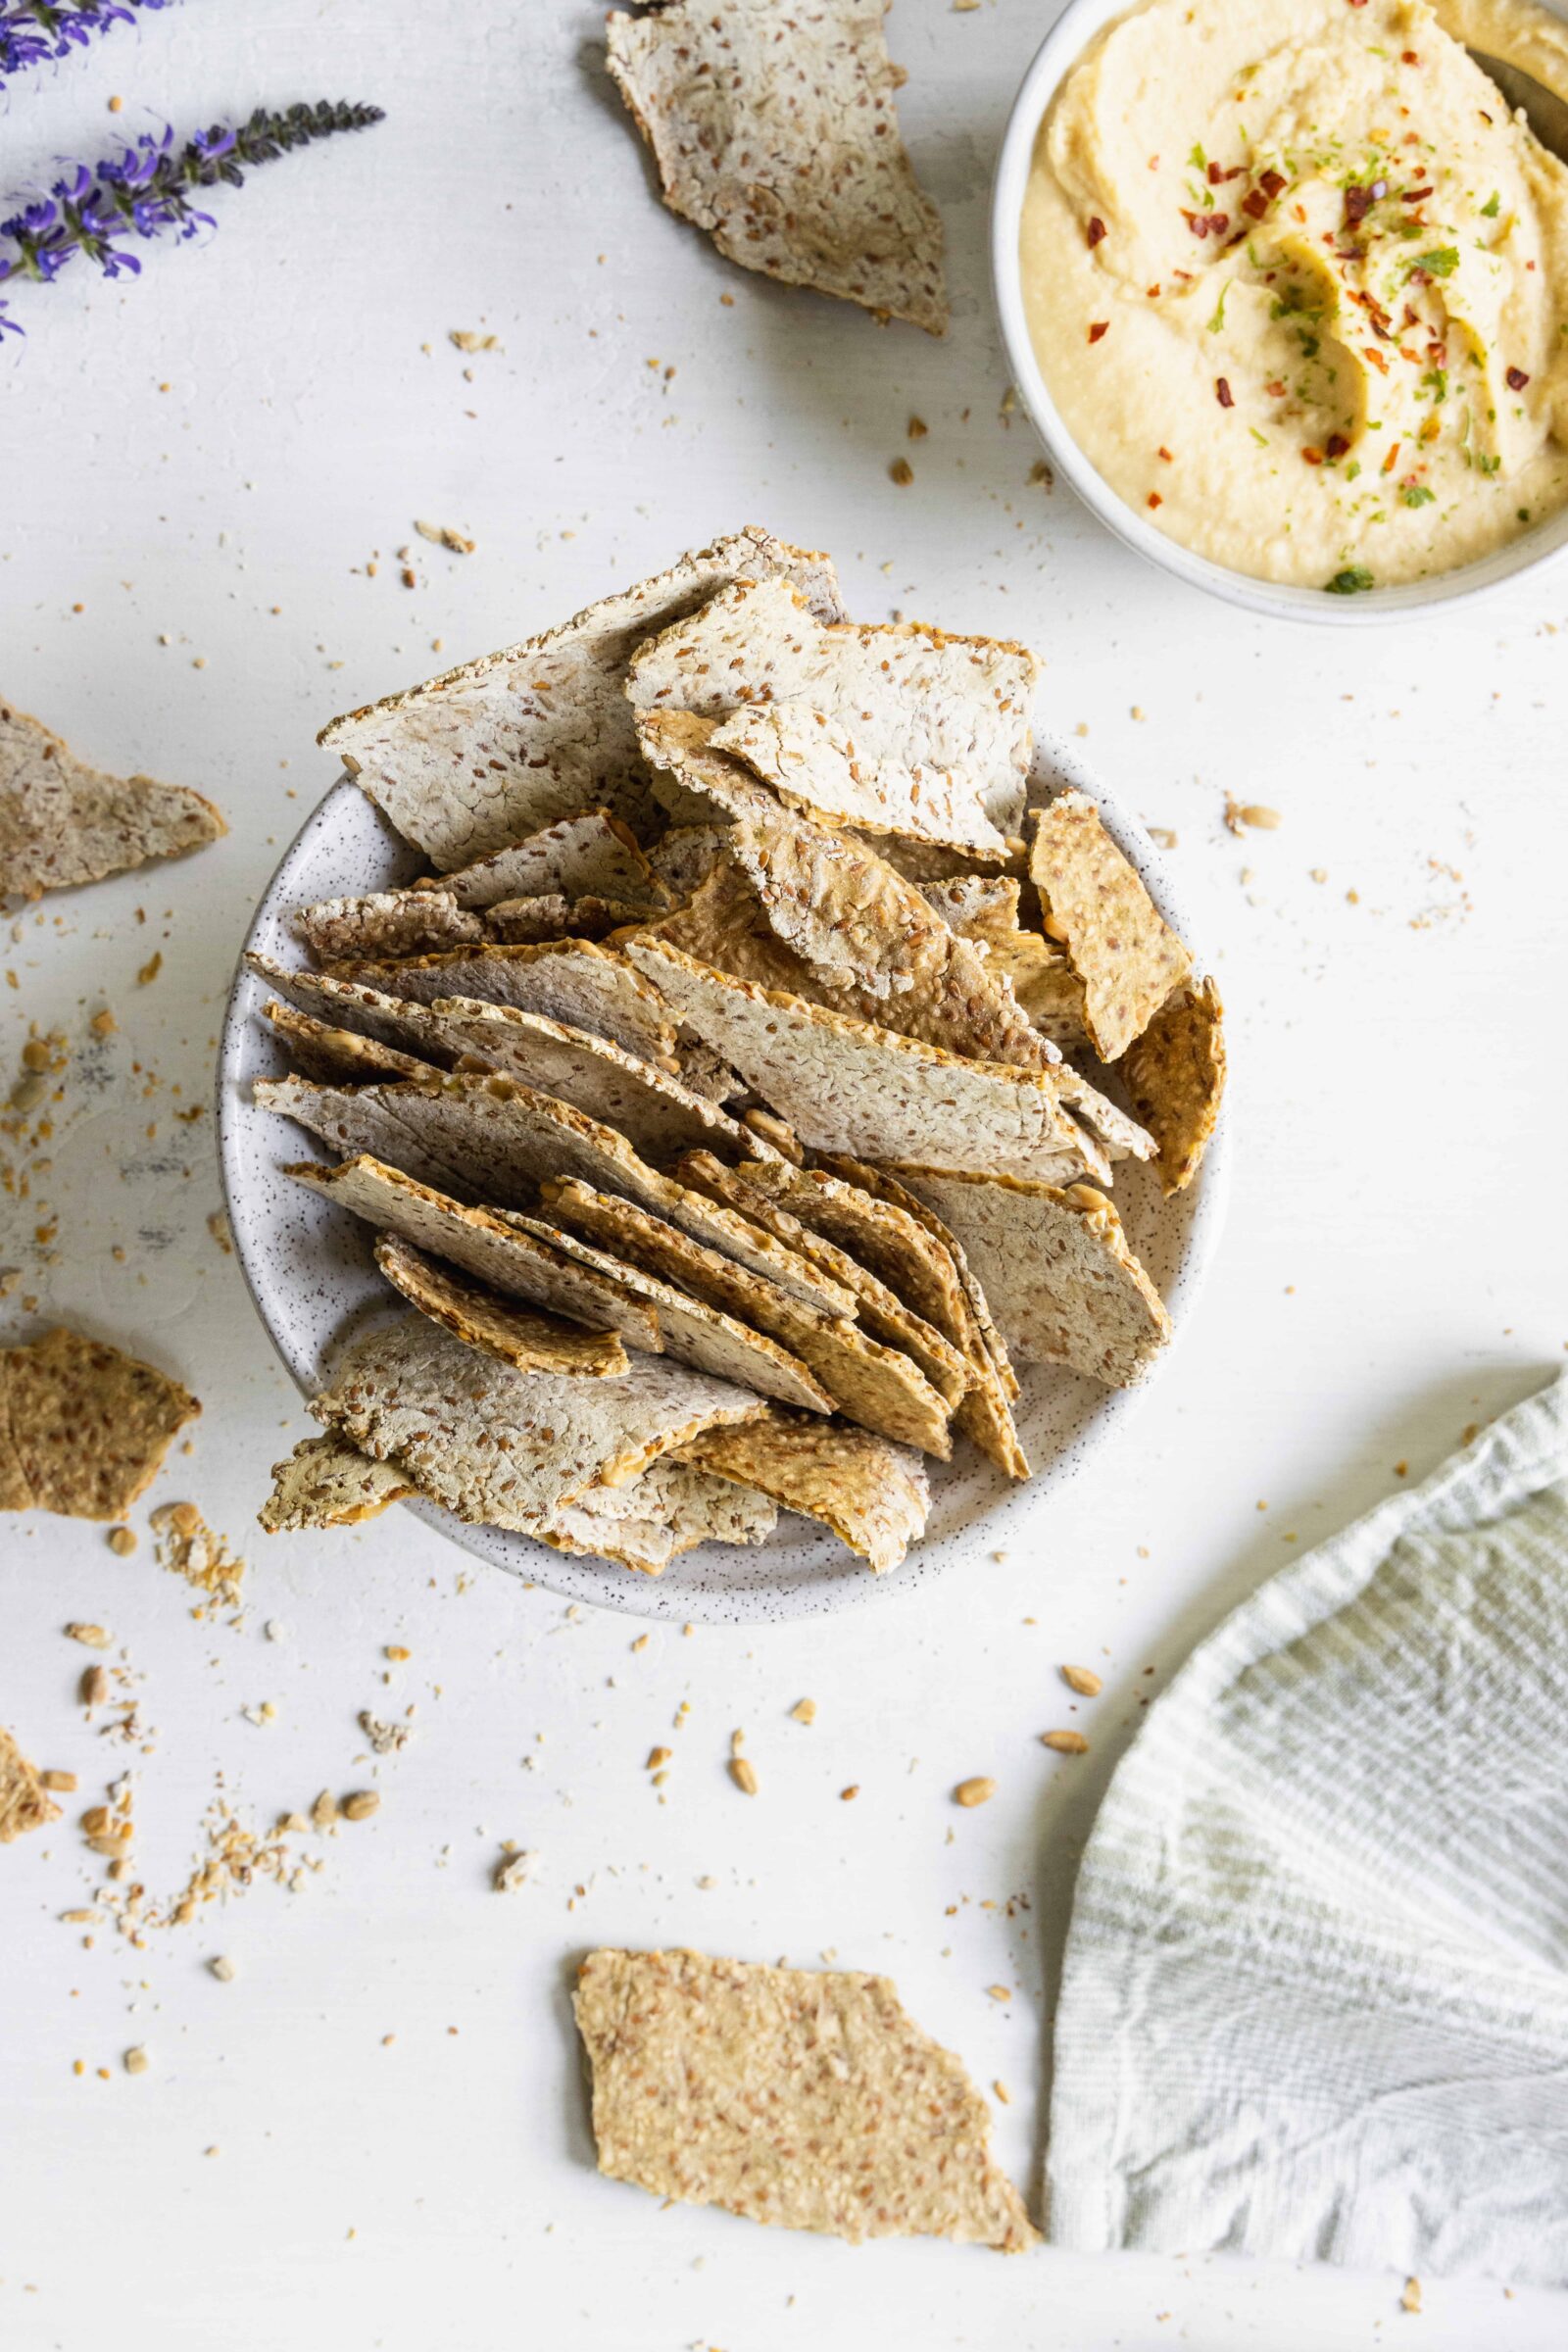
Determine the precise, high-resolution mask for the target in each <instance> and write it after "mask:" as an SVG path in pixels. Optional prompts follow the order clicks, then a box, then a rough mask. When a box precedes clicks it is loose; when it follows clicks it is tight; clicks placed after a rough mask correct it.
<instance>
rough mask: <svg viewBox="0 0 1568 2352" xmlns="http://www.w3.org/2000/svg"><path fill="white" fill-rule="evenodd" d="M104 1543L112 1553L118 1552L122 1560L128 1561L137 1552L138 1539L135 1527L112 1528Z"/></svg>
mask: <svg viewBox="0 0 1568 2352" xmlns="http://www.w3.org/2000/svg"><path fill="white" fill-rule="evenodd" d="M104 1541H105V1543H106V1544H108V1545H109V1548H110V1550H111V1551H113V1552H118V1553H119V1555H120V1557H121V1558H122V1559H123V1560H126V1559H129V1557H130V1555H131V1553H132V1552H133V1551H134V1550H135V1548H136V1544H137V1541H138V1538H137V1535H136V1531H135V1529H134V1528H133V1527H112V1528H111V1529H110V1530H109V1533H108V1535H107V1536H106V1537H105V1538H104Z"/></svg>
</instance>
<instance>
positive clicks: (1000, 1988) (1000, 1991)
mask: <svg viewBox="0 0 1568 2352" xmlns="http://www.w3.org/2000/svg"><path fill="white" fill-rule="evenodd" d="M986 1990H987V1992H988V1993H989V1994H990V1995H991V1998H992V1999H993V2000H994V2001H1010V2000H1011V1998H1012V1988H1011V1986H1010V1985H987V1986H986Z"/></svg>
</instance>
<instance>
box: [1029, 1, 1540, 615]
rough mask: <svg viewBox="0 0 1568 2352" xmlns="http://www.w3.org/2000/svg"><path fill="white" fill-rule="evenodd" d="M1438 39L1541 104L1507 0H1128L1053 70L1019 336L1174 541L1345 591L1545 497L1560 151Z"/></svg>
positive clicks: (1520, 22)
mask: <svg viewBox="0 0 1568 2352" xmlns="http://www.w3.org/2000/svg"><path fill="white" fill-rule="evenodd" d="M1467 45H1469V46H1470V47H1473V48H1475V49H1478V50H1482V51H1486V52H1488V53H1489V54H1490V55H1492V56H1494V57H1498V58H1502V59H1505V60H1507V61H1509V62H1510V63H1513V64H1517V65H1519V66H1522V67H1523V68H1524V69H1525V70H1526V71H1527V72H1529V73H1534V74H1535V76H1536V78H1537V79H1538V80H1540V81H1543V82H1544V83H1545V84H1546V85H1547V86H1548V87H1549V88H1552V89H1554V90H1556V91H1557V92H1558V93H1559V94H1561V95H1562V96H1564V97H1568V25H1564V24H1563V23H1562V22H1561V21H1560V20H1558V19H1556V18H1553V17H1551V16H1549V15H1547V14H1546V13H1545V12H1544V10H1543V9H1540V8H1538V7H1535V6H1533V5H1531V4H1530V0H1436V5H1435V6H1430V7H1429V6H1427V5H1426V0H1147V4H1146V5H1145V6H1144V7H1142V8H1139V9H1137V10H1136V11H1134V13H1133V14H1132V15H1130V16H1127V17H1124V18H1122V19H1120V20H1119V21H1118V22H1117V23H1116V24H1114V25H1110V26H1109V27H1107V29H1106V30H1105V31H1104V32H1103V33H1102V34H1101V35H1100V37H1099V38H1098V39H1097V40H1096V41H1095V42H1094V44H1093V46H1092V47H1091V48H1090V49H1089V50H1088V52H1087V53H1086V54H1085V56H1084V57H1083V58H1082V59H1081V60H1080V62H1079V63H1078V65H1077V66H1076V67H1074V69H1073V71H1072V72H1071V73H1069V74H1068V76H1067V78H1066V80H1065V81H1064V82H1063V84H1062V86H1061V89H1060V90H1059V92H1058V93H1057V96H1056V98H1055V101H1054V104H1053V106H1052V109H1051V112H1050V114H1049V115H1048V116H1047V118H1046V121H1045V123H1044V124H1043V125H1042V127H1041V132H1040V137H1039V141H1038V143H1037V146H1036V150H1035V156H1034V163H1033V167H1032V170H1031V173H1030V179H1029V187H1028V192H1027V195H1026V198H1025V202H1024V211H1023V224H1022V230H1021V259H1022V265H1023V287H1024V300H1025V305H1026V308H1027V312H1028V317H1029V324H1030V331H1031V334H1032V336H1033V340H1034V346H1035V351H1036V355H1037V357H1038V359H1039V362H1040V367H1041V370H1042V372H1043V373H1044V375H1045V378H1046V381H1047V383H1048V384H1049V386H1050V387H1051V391H1052V394H1053V397H1054V400H1055V402H1056V405H1057V408H1058V409H1059V410H1060V412H1061V416H1062V417H1063V419H1064V421H1065V423H1066V425H1067V427H1068V429H1069V431H1070V432H1071V433H1072V435H1073V438H1074V439H1075V440H1076V442H1077V443H1078V445H1079V447H1080V448H1081V449H1082V451H1083V452H1084V454H1085V456H1086V457H1087V458H1088V459H1089V460H1090V462H1091V463H1092V464H1093V465H1094V466H1096V468H1097V469H1098V470H1099V472H1100V473H1101V474H1102V475H1103V477H1104V479H1105V480H1106V481H1107V482H1108V483H1109V484H1110V486H1111V487H1112V488H1113V489H1114V490H1115V491H1117V492H1118V493H1119V495H1120V496H1121V497H1122V498H1124V499H1125V500H1126V501H1127V503H1128V504H1129V506H1132V507H1134V508H1136V509H1138V510H1139V511H1140V512H1141V513H1143V514H1144V515H1146V516H1147V517H1148V518H1149V519H1150V520H1151V521H1152V522H1153V523H1154V524H1155V525H1156V527H1157V528H1159V529H1160V530H1163V531H1166V532H1168V533H1169V535H1170V536H1171V537H1172V538H1173V539H1177V540H1179V541H1180V542H1181V543H1182V544H1183V545H1184V546H1186V547H1189V548H1192V549H1194V550H1196V551H1197V552H1198V553H1199V554H1201V555H1204V556H1208V557H1211V558H1212V559H1213V561H1214V562H1216V563H1218V564H1227V565H1229V566H1230V567H1231V568H1232V569H1233V570H1237V571H1243V572H1250V573H1251V574H1253V575H1254V576H1256V577H1259V578H1262V579H1270V580H1282V581H1291V582H1295V583H1297V584H1299V585H1307V586H1315V587H1321V588H1334V589H1337V590H1338V591H1339V592H1340V593H1353V592H1354V590H1356V589H1357V588H1363V587H1372V586H1385V585H1389V584H1391V583H1393V582H1396V581H1400V580H1414V579H1420V578H1423V577H1425V576H1427V575H1428V574H1431V573H1433V572H1441V571H1447V570H1451V569H1452V568H1453V567H1454V566H1455V565H1456V564H1466V563H1469V562H1471V561H1473V560H1474V559H1475V558H1477V557H1480V556H1485V555H1487V554H1489V553H1490V552H1491V551H1492V550H1493V549H1495V548H1497V547H1500V546H1502V545H1504V544H1505V543H1506V542H1507V541H1509V540H1511V539H1513V538H1516V537H1517V536H1518V535H1519V534H1520V533H1521V532H1523V531H1527V530H1529V529H1530V528H1531V527H1532V526H1533V525H1534V524H1536V523H1539V522H1541V521H1542V520H1543V519H1544V517H1545V516H1546V515H1550V514H1552V513H1553V512H1554V511H1555V510H1557V509H1558V508H1560V507H1562V506H1563V505H1564V504H1565V503H1568V169H1565V168H1564V166H1563V165H1562V164H1560V163H1558V162H1557V161H1556V159H1555V158H1554V157H1552V156H1551V155H1548V154H1547V152H1546V151H1545V149H1544V148H1543V147H1542V146H1541V145H1540V143H1539V142H1538V141H1537V140H1536V139H1535V138H1534V137H1533V136H1532V134H1531V132H1530V131H1529V129H1528V128H1527V126H1526V124H1525V123H1524V121H1523V118H1522V117H1513V116H1510V115H1509V113H1508V110H1507V107H1506V105H1505V103H1504V101H1503V99H1502V97H1501V95H1500V93H1499V91H1498V89H1497V86H1496V84H1495V82H1493V81H1491V80H1490V79H1489V78H1488V77H1487V75H1486V74H1485V73H1482V72H1481V70H1480V69H1479V68H1478V67H1477V66H1476V65H1475V64H1474V63H1473V62H1472V60H1471V59H1470V58H1469V57H1468V56H1467V55H1466V46H1467Z"/></svg>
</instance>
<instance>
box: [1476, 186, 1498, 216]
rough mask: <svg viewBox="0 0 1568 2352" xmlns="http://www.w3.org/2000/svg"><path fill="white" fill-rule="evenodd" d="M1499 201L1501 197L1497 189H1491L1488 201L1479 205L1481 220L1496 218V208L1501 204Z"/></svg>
mask: <svg viewBox="0 0 1568 2352" xmlns="http://www.w3.org/2000/svg"><path fill="white" fill-rule="evenodd" d="M1501 202H1502V198H1501V196H1500V195H1499V194H1498V192H1497V190H1496V189H1495V188H1494V189H1493V191H1492V195H1491V197H1490V199H1489V200H1488V202H1487V203H1485V204H1484V205H1483V206H1482V207H1481V218H1482V220H1483V221H1495V219H1496V218H1497V208H1498V207H1499V205H1500V204H1501Z"/></svg>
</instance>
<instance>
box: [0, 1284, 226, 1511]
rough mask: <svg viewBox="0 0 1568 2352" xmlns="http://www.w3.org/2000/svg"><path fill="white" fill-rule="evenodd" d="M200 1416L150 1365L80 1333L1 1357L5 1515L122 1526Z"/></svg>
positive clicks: (0, 1471)
mask: <svg viewBox="0 0 1568 2352" xmlns="http://www.w3.org/2000/svg"><path fill="white" fill-rule="evenodd" d="M201 1409H202V1408H201V1406H200V1405H199V1404H198V1403H197V1401H196V1399H195V1397H192V1396H191V1395H190V1394H189V1392H188V1391H187V1390H185V1389H182V1388H181V1387H180V1385H179V1383H178V1382H177V1381H174V1380H168V1379H166V1378H165V1376H164V1374H163V1373H162V1372H158V1371H155V1370H154V1369H153V1367H152V1365H151V1364H143V1363H139V1362H138V1361H137V1360H136V1358H135V1357H134V1356H130V1355H122V1353H121V1352H120V1350H119V1348H109V1347H105V1346H103V1345H102V1344H101V1343H99V1342H98V1341H96V1340H85V1339H83V1338H82V1337H81V1336H80V1334H79V1333H77V1332H73V1331H67V1330H64V1329H59V1330H55V1331H51V1332H47V1333H46V1334H45V1335H44V1337H43V1338H42V1339H39V1340H34V1341H33V1342H32V1343H31V1345H30V1346H28V1347H25V1348H6V1349H4V1350H0V1509H4V1510H12V1511H25V1510H39V1511H55V1512H58V1513H59V1514H60V1515H61V1516H62V1517H65V1518H70V1519H122V1518H123V1517H124V1514H125V1512H126V1511H127V1510H128V1509H129V1508H130V1505H131V1504H132V1503H133V1502H134V1501H135V1499H136V1497H137V1495H142V1494H144V1493H145V1492H146V1490H147V1489H148V1487H150V1486H151V1485H152V1482H153V1480H154V1479H155V1478H156V1477H157V1475H158V1472H159V1469H160V1468H161V1467H162V1464H163V1459H164V1456H165V1454H166V1453H167V1452H168V1451H169V1448H170V1446H171V1444H172V1441H173V1439H174V1437H175V1435H176V1433H177V1432H178V1431H179V1430H181V1429H183V1428H184V1426H185V1424H186V1422H187V1421H193V1420H194V1419H195V1418H196V1416H197V1414H198V1413H199V1412H200V1411H201Z"/></svg>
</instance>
